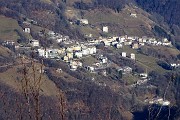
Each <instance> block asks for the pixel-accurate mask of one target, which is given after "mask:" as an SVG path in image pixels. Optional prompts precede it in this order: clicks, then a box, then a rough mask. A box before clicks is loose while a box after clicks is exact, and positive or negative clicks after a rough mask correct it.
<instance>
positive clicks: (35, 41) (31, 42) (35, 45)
mask: <svg viewBox="0 0 180 120" xmlns="http://www.w3.org/2000/svg"><path fill="white" fill-rule="evenodd" d="M29 43H30V45H31V46H32V47H39V41H38V40H34V39H31V40H29Z"/></svg>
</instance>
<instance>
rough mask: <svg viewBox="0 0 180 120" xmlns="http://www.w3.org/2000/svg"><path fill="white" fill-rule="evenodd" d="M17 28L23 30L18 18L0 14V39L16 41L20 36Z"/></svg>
mask: <svg viewBox="0 0 180 120" xmlns="http://www.w3.org/2000/svg"><path fill="white" fill-rule="evenodd" d="M15 29H17V30H19V31H22V29H21V27H20V26H19V25H18V23H17V21H16V20H14V19H11V18H7V17H5V16H2V15H0V39H2V40H14V41H16V40H17V39H19V38H20V37H19V36H18V34H17V33H16V32H15V31H14V30H15Z"/></svg>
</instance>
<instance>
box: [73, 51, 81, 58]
mask: <svg viewBox="0 0 180 120" xmlns="http://www.w3.org/2000/svg"><path fill="white" fill-rule="evenodd" d="M74 56H75V57H77V58H82V56H83V54H82V52H75V53H74Z"/></svg>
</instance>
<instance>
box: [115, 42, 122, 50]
mask: <svg viewBox="0 0 180 120" xmlns="http://www.w3.org/2000/svg"><path fill="white" fill-rule="evenodd" d="M115 47H116V48H117V49H119V48H122V47H123V46H122V44H120V43H118V44H116V45H115Z"/></svg>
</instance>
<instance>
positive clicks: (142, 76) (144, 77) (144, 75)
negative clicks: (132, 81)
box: [139, 73, 148, 79]
mask: <svg viewBox="0 0 180 120" xmlns="http://www.w3.org/2000/svg"><path fill="white" fill-rule="evenodd" d="M139 76H140V77H141V78H143V79H146V78H147V77H148V74H147V73H140V74H139Z"/></svg>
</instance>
